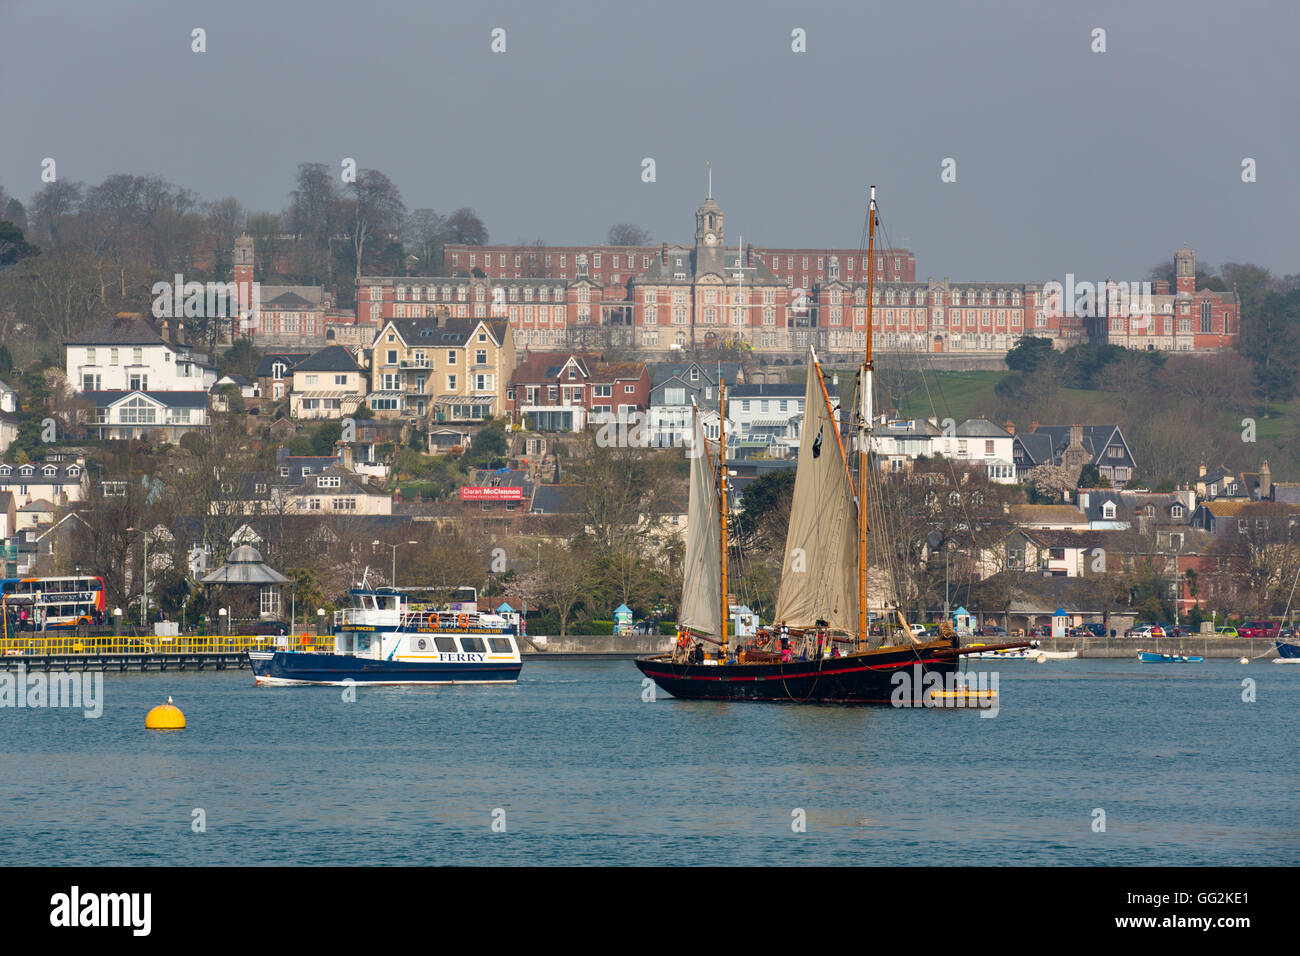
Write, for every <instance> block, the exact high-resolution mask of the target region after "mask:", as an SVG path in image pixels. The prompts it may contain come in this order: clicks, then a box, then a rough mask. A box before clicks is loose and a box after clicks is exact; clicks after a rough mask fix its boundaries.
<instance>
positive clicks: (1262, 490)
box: [1259, 459, 1273, 501]
mask: <svg viewBox="0 0 1300 956" xmlns="http://www.w3.org/2000/svg"><path fill="white" fill-rule="evenodd" d="M1272 497H1273V471H1272V469H1270V468H1269V467H1268V460H1267V459H1265V461H1264V463H1263V464H1261V465H1260V466H1259V500H1260V501H1268V500H1269V499H1270V498H1272Z"/></svg>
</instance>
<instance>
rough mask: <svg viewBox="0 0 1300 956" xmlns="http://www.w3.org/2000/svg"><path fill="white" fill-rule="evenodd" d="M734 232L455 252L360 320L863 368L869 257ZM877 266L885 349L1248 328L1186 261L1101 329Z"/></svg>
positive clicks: (374, 301) (1032, 301)
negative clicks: (482, 325) (456, 319)
mask: <svg viewBox="0 0 1300 956" xmlns="http://www.w3.org/2000/svg"><path fill="white" fill-rule="evenodd" d="M724 219H725V217H724V213H723V211H722V209H721V207H720V206H719V205H718V204H717V202H716V201H714V199H713V197H712V196H711V195H710V196H708V197H707V198H706V199H705V201H704V202H703V204H701V206H700V207H699V208H698V209H697V210H696V212H695V236H694V240H693V242H692V243H690V244H670V243H662V244H660V245H659V246H653V247H651V246H541V245H524V246H465V245H449V246H447V247H446V250H445V252H444V257H445V258H444V265H445V269H444V273H445V274H444V275H443V276H434V277H395V276H371V277H363V278H362V280H361V287H360V288H359V289H358V290H357V316H358V320H359V321H361V322H370V323H380V322H383V321H387V320H388V319H390V318H414V317H419V316H426V315H432V314H435V313H437V312H441V311H444V310H445V312H446V313H447V314H450V315H452V316H461V317H466V318H485V317H498V318H505V319H508V320H509V322H510V325H511V327H512V329H513V330H514V333H515V338H516V342H517V343H518V345H519V346H520V348H526V349H532V350H538V349H547V350H572V349H577V350H590V351H601V350H605V349H610V348H630V349H638V350H643V351H645V352H648V353H655V352H659V353H671V352H673V351H674V350H676V349H683V348H688V347H691V346H710V345H732V346H737V347H740V348H744V349H747V350H752V351H753V352H754V353H756V354H759V355H762V356H767V357H770V358H772V359H782V360H788V359H790V358H795V357H799V356H801V355H802V354H803V353H804V351H805V350H806V349H807V347H808V346H809V345H810V344H811V345H815V346H816V347H817V348H818V350H819V352H821V353H823V354H824V355H826V356H827V357H828V358H830V359H831V360H832V361H854V360H856V358H857V356H858V355H859V354H860V351H861V349H862V348H863V347H864V346H865V344H866V312H867V299H866V296H867V289H866V278H867V277H866V266H867V263H866V253H865V252H863V251H861V250H851V249H786V248H780V249H777V248H767V249H765V248H760V247H758V246H755V245H753V244H746V245H745V246H744V248H738V247H730V248H728V246H727V244H726V234H725V230H724ZM876 259H877V262H876V274H875V281H874V285H873V289H872V299H873V303H872V304H873V313H872V314H873V321H872V326H873V330H874V332H873V342H874V345H875V347H876V348H878V349H880V350H881V351H885V352H889V351H913V352H917V351H924V352H932V353H957V354H962V355H972V356H980V355H983V356H994V355H1001V354H1005V353H1006V352H1007V350H1008V349H1010V348H1011V347H1012V346H1013V345H1014V344H1015V342H1016V340H1017V339H1019V338H1020V337H1021V336H1022V335H1026V334H1030V335H1037V336H1043V337H1046V338H1050V339H1052V340H1053V341H1054V342H1055V343H1056V344H1057V346H1058V347H1059V348H1065V347H1067V346H1069V345H1071V344H1075V343H1078V342H1081V341H1083V340H1085V339H1088V338H1091V339H1094V340H1100V341H1111V342H1117V343H1119V344H1127V345H1130V347H1133V348H1161V349H1169V350H1173V351H1179V350H1209V349H1221V348H1227V347H1229V346H1230V345H1231V344H1232V343H1233V342H1234V341H1235V338H1236V335H1237V330H1238V325H1239V323H1238V317H1237V315H1236V298H1235V296H1234V295H1232V294H1231V293H1214V292H1208V291H1205V290H1199V291H1198V290H1196V289H1195V257H1194V255H1193V254H1192V253H1191V251H1190V250H1188V249H1184V250H1181V251H1180V252H1179V253H1178V257H1177V276H1178V278H1177V285H1178V288H1177V290H1176V294H1175V295H1168V294H1167V289H1166V290H1165V291H1164V293H1161V292H1160V289H1159V287H1158V284H1157V288H1156V289H1155V292H1156V294H1154V295H1152V296H1150V297H1149V298H1150V300H1151V302H1152V303H1153V306H1152V310H1151V312H1150V313H1142V314H1138V313H1136V312H1131V310H1130V311H1129V312H1125V314H1123V315H1122V316H1121V315H1119V314H1108V315H1106V316H1102V317H1100V318H1098V317H1096V316H1092V315H1090V314H1088V313H1087V312H1086V310H1085V311H1082V312H1081V311H1079V310H1076V309H1073V308H1062V307H1061V298H1062V297H1061V295H1060V293H1059V292H1057V294H1056V295H1055V296H1054V297H1053V296H1051V295H1050V293H1051V291H1052V288H1053V284H1052V283H1043V282H1028V283H1026V282H956V281H952V280H949V279H947V278H944V279H942V280H937V279H932V278H927V279H925V280H922V281H919V282H918V281H916V260H915V257H914V256H913V254H912V253H910V252H909V251H907V250H906V249H882V250H878V251H877V252H876ZM1189 270H1190V271H1189ZM1166 299H1167V300H1168V301H1167V302H1166V301H1165V300H1166ZM1103 320H1104V321H1103ZM1144 322H1145V323H1146V324H1143V323H1144ZM1165 329H1168V330H1169V331H1163V330H1165Z"/></svg>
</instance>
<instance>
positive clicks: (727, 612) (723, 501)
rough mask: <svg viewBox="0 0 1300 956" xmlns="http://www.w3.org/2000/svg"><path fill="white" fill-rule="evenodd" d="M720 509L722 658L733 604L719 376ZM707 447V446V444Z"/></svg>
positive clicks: (723, 409)
mask: <svg viewBox="0 0 1300 956" xmlns="http://www.w3.org/2000/svg"><path fill="white" fill-rule="evenodd" d="M718 438H719V441H718V511H719V521H720V528H721V529H722V535H721V540H722V618H721V621H722V634H721V635H720V636H721V638H722V659H723V660H726V658H727V631H728V628H727V624H728V623H729V622H730V619H731V606H730V603H729V602H728V601H727V382H726V380H725V379H724V378H723V377H722V376H721V375H719V376H718ZM706 447H707V446H706Z"/></svg>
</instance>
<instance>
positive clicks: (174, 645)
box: [0, 634, 334, 656]
mask: <svg viewBox="0 0 1300 956" xmlns="http://www.w3.org/2000/svg"><path fill="white" fill-rule="evenodd" d="M277 649H291V650H295V651H332V650H333V649H334V637H333V636H332V635H329V636H325V637H317V636H316V635H314V634H293V635H290V636H289V637H275V636H267V635H247V634H236V635H223V636H218V635H208V636H196V637H184V636H181V637H152V636H150V637H77V636H76V635H66V634H62V635H58V636H56V637H42V636H40V635H29V634H22V635H18V636H15V637H11V638H8V639H4V638H0V654H3V655H5V656H38V655H45V654H232V653H242V652H244V651H273V650H277Z"/></svg>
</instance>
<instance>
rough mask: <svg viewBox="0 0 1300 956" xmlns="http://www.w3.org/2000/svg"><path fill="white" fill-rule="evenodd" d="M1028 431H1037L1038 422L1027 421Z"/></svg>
mask: <svg viewBox="0 0 1300 956" xmlns="http://www.w3.org/2000/svg"><path fill="white" fill-rule="evenodd" d="M1029 431H1030V432H1031V433H1032V432H1036V431H1038V422H1030V423H1029Z"/></svg>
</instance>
